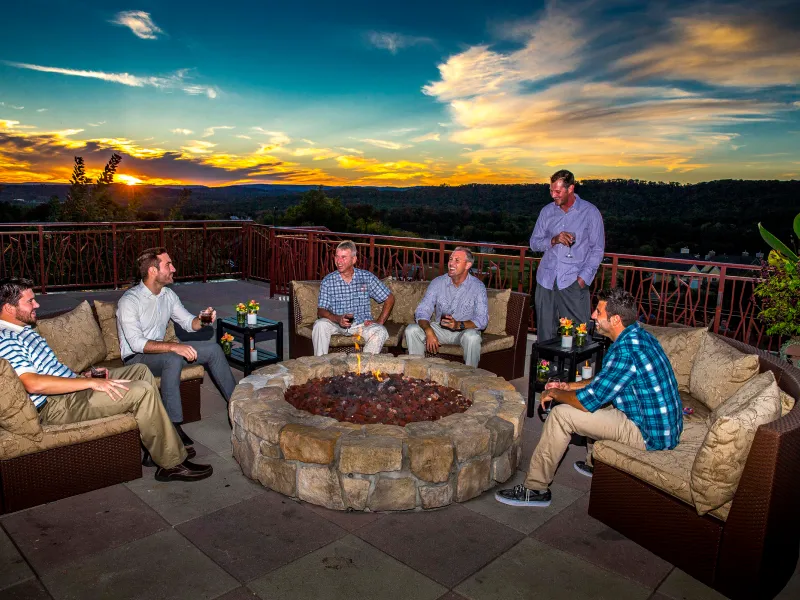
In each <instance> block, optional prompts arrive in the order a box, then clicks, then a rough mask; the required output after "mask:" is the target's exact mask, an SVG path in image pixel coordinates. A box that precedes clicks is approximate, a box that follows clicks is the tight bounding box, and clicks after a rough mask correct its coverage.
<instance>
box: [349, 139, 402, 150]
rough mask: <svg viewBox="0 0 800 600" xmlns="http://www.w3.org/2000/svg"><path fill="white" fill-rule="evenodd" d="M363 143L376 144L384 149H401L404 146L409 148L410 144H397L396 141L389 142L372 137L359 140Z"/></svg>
mask: <svg viewBox="0 0 800 600" xmlns="http://www.w3.org/2000/svg"><path fill="white" fill-rule="evenodd" d="M361 141H362V142H364V143H365V144H372V145H373V146H377V147H378V148H384V149H386V150H403V149H404V148H411V144H398V143H397V142H389V141H386V140H375V139H372V138H365V139H363V140H361Z"/></svg>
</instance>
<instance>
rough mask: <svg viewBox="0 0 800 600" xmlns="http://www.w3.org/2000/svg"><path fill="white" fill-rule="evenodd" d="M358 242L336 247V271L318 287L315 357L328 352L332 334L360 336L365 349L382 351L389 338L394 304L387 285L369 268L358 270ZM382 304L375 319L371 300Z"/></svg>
mask: <svg viewBox="0 0 800 600" xmlns="http://www.w3.org/2000/svg"><path fill="white" fill-rule="evenodd" d="M357 259H358V256H357V254H356V245H355V244H354V243H353V242H351V241H345V242H342V243H341V244H339V245H338V246H337V247H336V257H335V261H336V270H335V271H334V272H333V273H329V274H328V275H326V276H325V278H324V279H323V280H322V283H321V284H320V287H319V302H318V303H317V317H319V318H318V319H317V320H316V321H315V322H314V329H313V331H312V334H311V340H312V341H313V342H314V356H322V355H323V354H327V353H328V349H329V348H330V343H331V336H332V335H333V334H339V335H346V336H361V342H360V345H361V346H362V348H363V352H365V353H368V354H379V353H380V351H381V349H382V348H383V343H384V342H385V341H386V339H387V338H388V337H389V333H388V332H387V331H386V327H384V326H383V324H384V323H385V322H386V319H388V318H389V313H391V312H392V307H393V306H394V296H393V295H392V292H391V291H390V290H389V288H388V287H386V285H385V284H384V283H383V282H382V281H381V280H380V279H378V278H377V277H375V275H373V274H372V273H370V272H369V271H364V270H362V269H356V268H355V264H356V260H357ZM370 298H372V299H373V300H375V302H378V303H379V304H380V303H383V310H382V311H381V314H380V316H379V317H378V318H377V319H376V320H373V318H372V312H371V311H370V304H369V299H370Z"/></svg>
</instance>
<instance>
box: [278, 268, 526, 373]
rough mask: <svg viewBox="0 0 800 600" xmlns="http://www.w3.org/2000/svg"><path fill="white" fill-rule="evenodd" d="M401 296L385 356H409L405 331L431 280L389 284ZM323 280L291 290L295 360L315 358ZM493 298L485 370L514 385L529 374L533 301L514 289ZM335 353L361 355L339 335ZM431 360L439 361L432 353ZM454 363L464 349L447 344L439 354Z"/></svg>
mask: <svg viewBox="0 0 800 600" xmlns="http://www.w3.org/2000/svg"><path fill="white" fill-rule="evenodd" d="M384 283H386V285H387V286H388V287H389V289H390V290H391V291H392V293H393V294H394V297H395V305H394V308H393V309H392V313H391V314H390V315H389V319H388V321H387V322H386V323H385V326H386V329H387V330H388V332H389V338H388V339H387V340H386V343H385V344H384V349H383V351H384V352H389V353H391V354H394V355H399V354H405V353H406V349H405V348H404V347H403V343H404V339H403V332H404V331H405V328H406V325H408V324H409V323H413V322H414V310H415V309H416V307H417V305H418V304H419V302H420V301H421V300H422V297H423V296H424V295H425V290H426V289H427V288H428V284H429V283H430V282H428V281H402V280H399V279H386V280H385V281H384ZM319 286H320V281H318V280H317V281H292V282H291V285H290V286H289V306H290V310H291V315H290V318H289V356H290V358H297V357H299V356H311V355H313V354H314V345H313V343H312V341H311V330H312V327H313V326H314V321H315V320H316V318H317V301H318V299H319ZM487 291H488V295H489V325H488V327H487V328H486V330H485V331H484V332H483V336H482V338H483V341H482V344H481V360H480V364H479V365H478V366H479V367H480V368H482V369H486V370H487V371H491V372H492V373H496V374H497V375H499V376H500V377H504V378H505V379H508V380H511V379H516V378H518V377H522V376H523V375H524V373H525V355H526V347H527V325H528V321H529V319H530V310H531V309H530V296H529V295H528V294H523V293H519V292H512V291H511V290H487ZM380 311H381V306H380V305H378V304H377V303H375V302H373V303H372V314H373V316H374V317H377V316H378V315H379V314H380ZM330 351H331V352H346V353H351V352H354V351H355V347H354V340H353V338H352V337H348V336H341V335H334V336H333V337H332V338H331V345H330ZM426 356H433V355H431V354H428V353H426ZM436 356H439V357H440V358H444V359H447V360H452V361H456V362H459V361H463V360H464V355H463V351H462V349H461V346H456V345H447V344H443V345H442V346H440V348H439V353H438V354H437V355H436Z"/></svg>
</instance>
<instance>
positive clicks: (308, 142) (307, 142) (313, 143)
mask: <svg viewBox="0 0 800 600" xmlns="http://www.w3.org/2000/svg"><path fill="white" fill-rule="evenodd" d="M300 141H301V142H304V143H306V144H308V145H309V146H316V143H315V142H313V141H311V140H307V139H305V138H303V139H302V140H300Z"/></svg>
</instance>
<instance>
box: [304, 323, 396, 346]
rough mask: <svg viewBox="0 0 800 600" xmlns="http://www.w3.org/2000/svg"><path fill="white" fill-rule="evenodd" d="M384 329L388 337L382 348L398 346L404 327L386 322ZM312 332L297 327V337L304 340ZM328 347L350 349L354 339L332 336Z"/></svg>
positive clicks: (310, 328) (348, 336) (351, 337)
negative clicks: (301, 337)
mask: <svg viewBox="0 0 800 600" xmlns="http://www.w3.org/2000/svg"><path fill="white" fill-rule="evenodd" d="M385 327H386V331H387V332H388V333H389V337H388V338H387V339H386V341H385V342H384V343H383V347H384V348H390V347H394V346H398V345H399V344H400V341H401V340H402V339H403V331H405V328H406V326H405V325H402V324H400V323H393V322H391V321H387V322H386V324H385ZM312 331H313V328H312V327H305V326H304V327H298V328H297V335H300V336H303V337H304V338H308V339H309V340H310V339H312V337H311V333H312ZM330 345H331V348H350V347H352V346H354V345H355V339H354V338H353V336H350V335H332V336H331V344H330Z"/></svg>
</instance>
